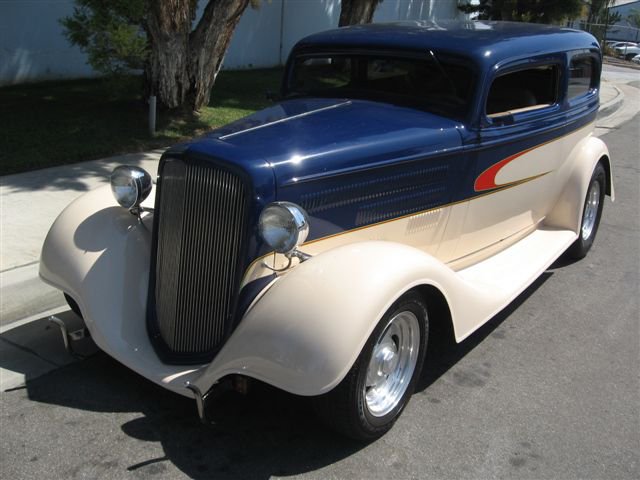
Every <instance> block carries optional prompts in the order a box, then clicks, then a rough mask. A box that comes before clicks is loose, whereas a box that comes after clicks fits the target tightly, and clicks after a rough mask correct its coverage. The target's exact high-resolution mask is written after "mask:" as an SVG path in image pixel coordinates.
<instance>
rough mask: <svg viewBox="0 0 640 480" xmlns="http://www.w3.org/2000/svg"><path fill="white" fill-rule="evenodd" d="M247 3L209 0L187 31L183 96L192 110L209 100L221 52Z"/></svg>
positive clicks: (206, 103)
mask: <svg viewBox="0 0 640 480" xmlns="http://www.w3.org/2000/svg"><path fill="white" fill-rule="evenodd" d="M248 5H249V0H210V1H209V3H208V4H207V6H206V8H205V10H204V13H203V15H202V18H201V19H200V22H199V23H198V26H197V27H196V29H195V30H194V31H193V33H192V34H191V35H190V38H189V69H188V74H189V94H188V99H187V100H188V103H189V106H190V107H191V108H192V109H193V110H194V111H198V110H200V108H202V107H203V106H206V105H208V104H209V97H210V96H211V89H212V88H213V84H214V83H215V81H216V77H217V76H218V72H219V71H220V67H222V60H223V59H224V54H225V53H226V51H227V48H228V46H229V42H230V41H231V37H232V36H233V32H234V30H235V28H236V26H237V25H238V22H239V21H240V18H241V17H242V14H243V13H244V11H245V10H246V8H247V6H248Z"/></svg>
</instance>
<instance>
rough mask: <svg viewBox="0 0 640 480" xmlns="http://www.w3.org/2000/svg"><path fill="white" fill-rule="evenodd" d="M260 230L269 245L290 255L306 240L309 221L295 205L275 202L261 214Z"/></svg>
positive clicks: (303, 212) (279, 251)
mask: <svg viewBox="0 0 640 480" xmlns="http://www.w3.org/2000/svg"><path fill="white" fill-rule="evenodd" d="M258 228H259V230H260V236H262V238H263V239H264V241H265V242H266V243H267V245H269V246H270V247H271V248H273V249H274V250H275V251H276V252H278V253H289V252H292V251H293V250H294V249H295V248H296V247H297V246H298V245H300V244H301V243H302V242H304V241H305V240H306V238H307V235H308V234H309V221H308V220H307V214H306V212H305V211H304V210H303V209H302V208H301V207H299V206H298V205H296V204H295V203H290V202H274V203H271V204H269V205H267V206H266V207H265V209H264V210H263V211H262V213H261V214H260V220H259V221H258Z"/></svg>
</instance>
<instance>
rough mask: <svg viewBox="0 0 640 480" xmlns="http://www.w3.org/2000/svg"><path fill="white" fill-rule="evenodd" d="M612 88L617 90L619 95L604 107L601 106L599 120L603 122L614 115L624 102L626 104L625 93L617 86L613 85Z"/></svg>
mask: <svg viewBox="0 0 640 480" xmlns="http://www.w3.org/2000/svg"><path fill="white" fill-rule="evenodd" d="M611 87H613V88H615V90H616V92H618V94H617V95H616V96H615V97H614V98H613V99H612V100H609V101H608V102H607V103H605V104H604V105H600V108H599V109H598V120H602V119H603V118H606V117H608V116H609V115H612V114H614V113H615V112H616V110H618V109H619V108H620V107H621V106H622V102H624V93H622V90H620V89H619V88H618V87H616V86H615V85H611Z"/></svg>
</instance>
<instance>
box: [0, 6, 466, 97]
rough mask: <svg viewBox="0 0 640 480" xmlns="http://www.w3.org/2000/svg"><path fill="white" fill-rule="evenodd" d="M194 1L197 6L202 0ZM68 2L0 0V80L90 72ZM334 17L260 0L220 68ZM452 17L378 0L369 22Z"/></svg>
mask: <svg viewBox="0 0 640 480" xmlns="http://www.w3.org/2000/svg"><path fill="white" fill-rule="evenodd" d="M200 3H201V8H203V4H204V0H201V2H200ZM73 5H74V2H73V0H0V85H10V84H16V83H23V82H27V81H38V80H49V79H58V78H80V77H90V76H94V75H96V73H95V72H94V71H93V70H92V69H91V67H89V66H88V65H87V64H86V56H85V55H84V54H83V53H82V52H81V51H80V50H79V49H78V48H77V47H73V46H71V45H70V44H69V42H68V41H67V39H66V38H65V37H64V35H63V34H62V26H61V25H60V23H59V20H60V19H61V18H63V17H65V16H67V15H70V14H71V13H72V12H73ZM339 16H340V0H262V2H261V6H260V8H258V9H251V8H248V9H247V11H246V12H245V13H244V15H243V17H242V19H241V20H240V23H239V24H238V27H237V29H236V31H235V33H234V36H233V39H232V40H231V44H230V46H229V50H228V51H227V55H226V58H225V63H224V68H226V69H238V68H260V67H271V66H275V65H280V64H282V63H283V62H284V61H286V59H287V56H288V54H289V51H290V50H291V48H292V47H293V45H294V44H295V43H296V42H297V41H298V40H300V39H301V38H302V37H304V36H306V35H309V34H311V33H314V32H319V31H322V30H326V29H329V28H334V27H336V26H337V24H338V18H339ZM453 18H464V15H462V14H461V13H460V12H459V11H458V10H457V1H456V0H384V1H383V2H382V3H381V4H380V5H379V6H378V8H377V10H376V13H375V16H374V21H375V22H389V21H395V20H416V19H420V20H439V19H453Z"/></svg>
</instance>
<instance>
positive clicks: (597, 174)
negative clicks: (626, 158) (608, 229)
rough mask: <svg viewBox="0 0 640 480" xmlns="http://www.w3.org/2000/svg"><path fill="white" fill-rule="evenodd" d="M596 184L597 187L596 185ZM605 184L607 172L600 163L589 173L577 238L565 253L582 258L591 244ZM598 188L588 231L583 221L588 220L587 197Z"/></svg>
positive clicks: (596, 229) (597, 224)
mask: <svg viewBox="0 0 640 480" xmlns="http://www.w3.org/2000/svg"><path fill="white" fill-rule="evenodd" d="M596 184H597V187H596ZM606 186H607V174H606V172H605V170H604V167H603V166H602V164H601V163H598V164H597V165H596V168H595V169H594V170H593V174H592V175H591V180H589V188H588V189H587V195H586V197H585V199H584V204H583V206H582V221H581V222H580V230H579V232H578V239H577V240H576V241H575V242H573V244H572V245H571V246H570V247H569V249H568V250H567V254H568V255H569V256H570V257H571V258H574V259H576V260H579V259H581V258H584V257H585V256H586V255H587V253H588V252H589V250H590V249H591V246H592V245H593V241H594V240H595V238H596V233H598V226H599V225H600V217H602V207H603V205H604V195H605V191H606ZM595 188H598V189H599V192H598V194H597V197H598V205H597V211H596V216H595V220H594V223H593V227H592V228H591V229H588V230H589V231H588V232H587V231H585V223H586V222H588V221H589V220H588V217H589V215H588V213H587V212H588V209H587V204H588V203H589V199H590V197H591V196H592V194H594V189H595Z"/></svg>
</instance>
